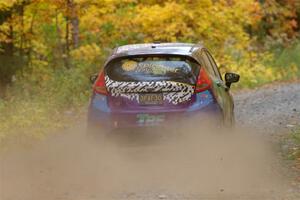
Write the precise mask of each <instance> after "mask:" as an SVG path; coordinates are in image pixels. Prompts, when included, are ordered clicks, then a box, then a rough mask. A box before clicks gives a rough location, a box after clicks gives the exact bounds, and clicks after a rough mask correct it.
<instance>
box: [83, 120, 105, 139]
mask: <svg viewBox="0 0 300 200" xmlns="http://www.w3.org/2000/svg"><path fill="white" fill-rule="evenodd" d="M108 132H109V131H108V130H107V129H105V128H103V127H101V126H99V125H95V124H91V123H88V124H87V127H86V136H87V138H88V140H90V141H95V142H97V141H101V140H103V139H104V137H105V136H106V135H107V133H108Z"/></svg>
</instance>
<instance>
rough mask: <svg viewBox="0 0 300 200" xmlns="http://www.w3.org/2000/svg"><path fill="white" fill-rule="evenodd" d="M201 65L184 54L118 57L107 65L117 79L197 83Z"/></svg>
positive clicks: (113, 78) (112, 75) (107, 70)
mask: <svg viewBox="0 0 300 200" xmlns="http://www.w3.org/2000/svg"><path fill="white" fill-rule="evenodd" d="M198 72H199V65H198V64H197V63H196V61H194V60H192V59H191V58H187V57H182V56H138V57H128V58H122V59H116V60H113V61H111V62H110V63H109V64H108V65H107V67H106V74H107V75H108V76H109V78H111V79H112V80H115V81H125V82H133V81H177V82H182V83H188V84H195V81H196V77H197V75H198Z"/></svg>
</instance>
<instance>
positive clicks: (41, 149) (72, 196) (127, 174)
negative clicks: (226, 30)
mask: <svg viewBox="0 0 300 200" xmlns="http://www.w3.org/2000/svg"><path fill="white" fill-rule="evenodd" d="M233 96H234V99H235V104H236V118H237V125H238V127H240V128H241V129H239V130H240V132H238V133H230V134H228V133H220V132H219V131H214V132H205V131H203V130H202V131H200V132H199V128H197V129H196V130H195V129H194V128H190V127H188V128H186V129H185V132H184V134H183V135H172V133H171V132H164V131H160V132H157V133H151V134H149V133H145V134H142V135H139V136H137V135H133V136H132V135H131V136H128V135H123V136H122V137H120V138H111V139H108V140H105V141H100V142H99V143H92V144H91V143H90V142H89V141H86V140H85V137H83V135H84V130H85V128H84V127H85V124H84V123H83V122H82V123H79V124H78V126H77V127H75V128H73V129H70V130H66V131H63V132H62V133H58V134H52V135H51V136H50V137H49V138H47V139H46V140H44V141H39V142H37V144H34V145H33V146H26V147H25V148H24V147H19V148H16V149H14V150H12V151H8V152H3V153H1V154H0V200H40V199H43V200H110V199H114V200H161V199H165V200H299V199H300V197H299V194H300V192H299V191H300V190H298V188H297V187H298V186H297V185H296V186H295V183H294V182H293V184H294V185H290V183H291V182H292V181H293V177H290V176H289V175H288V174H287V173H286V172H287V171H289V169H287V166H285V165H282V160H281V157H280V156H279V153H278V152H277V150H274V146H273V145H274V144H273V143H272V144H270V143H269V141H268V138H270V135H275V136H276V135H282V134H286V133H288V131H289V129H290V128H292V127H293V126H295V125H297V124H299V123H300V83H289V84H273V85H270V86H264V87H261V88H259V89H256V90H247V91H238V92H236V93H235V94H234V95H233ZM83 121H84V120H83ZM246 128H247V131H243V130H246ZM249 130H251V131H249ZM243 132H245V133H243ZM252 133H253V134H252ZM257 133H259V134H257ZM262 136H263V137H262ZM119 139H120V140H119ZM265 139H267V140H265ZM282 166H284V167H286V169H284V170H282ZM296 184H299V183H296Z"/></svg>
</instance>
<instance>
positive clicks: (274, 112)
mask: <svg viewBox="0 0 300 200" xmlns="http://www.w3.org/2000/svg"><path fill="white" fill-rule="evenodd" d="M234 99H235V106H236V107H235V111H236V118H237V122H238V125H240V126H248V127H255V128H257V129H259V130H261V131H262V132H263V133H265V134H276V133H278V134H281V133H286V129H287V128H292V127H293V126H295V125H297V124H298V125H299V124H300V82H298V83H286V84H274V85H269V86H265V87H262V88H259V89H256V90H249V91H240V92H239V93H237V94H235V95H234Z"/></svg>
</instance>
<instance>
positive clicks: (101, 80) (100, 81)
mask: <svg viewBox="0 0 300 200" xmlns="http://www.w3.org/2000/svg"><path fill="white" fill-rule="evenodd" d="M94 91H95V92H96V93H98V94H103V95H107V90H106V86H105V75H104V71H102V72H100V73H99V76H98V78H97V80H96V83H95V84H94Z"/></svg>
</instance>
